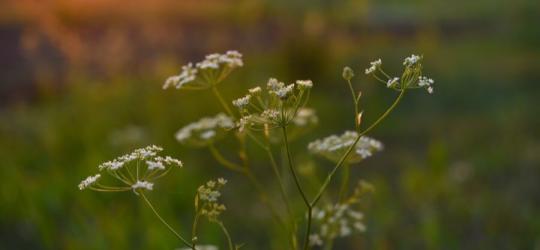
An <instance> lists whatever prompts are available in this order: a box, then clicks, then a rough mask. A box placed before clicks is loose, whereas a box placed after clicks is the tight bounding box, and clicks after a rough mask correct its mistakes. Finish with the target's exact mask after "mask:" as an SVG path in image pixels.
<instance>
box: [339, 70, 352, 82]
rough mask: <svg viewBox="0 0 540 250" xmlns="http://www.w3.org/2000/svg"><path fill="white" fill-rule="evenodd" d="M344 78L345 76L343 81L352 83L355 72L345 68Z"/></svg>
mask: <svg viewBox="0 0 540 250" xmlns="http://www.w3.org/2000/svg"><path fill="white" fill-rule="evenodd" d="M342 76H343V79H345V80H347V81H350V80H351V79H352V78H353V77H354V71H353V70H352V69H351V68H349V67H345V68H343V74H342Z"/></svg>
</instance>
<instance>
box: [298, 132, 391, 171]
mask: <svg viewBox="0 0 540 250" xmlns="http://www.w3.org/2000/svg"><path fill="white" fill-rule="evenodd" d="M357 137H358V133H357V132H355V131H346V132H345V133H343V134H342V135H340V136H337V135H332V136H329V137H326V138H324V139H322V140H316V141H314V142H311V143H310V144H309V145H308V149H309V151H311V152H312V153H314V154H319V155H322V156H324V157H326V158H327V159H329V160H331V161H335V162H336V161H339V160H340V159H341V156H342V155H343V154H344V153H345V152H346V151H347V149H348V148H349V147H350V146H351V145H352V144H353V143H354V141H355V139H356V138H357ZM382 149H383V146H382V143H381V142H379V141H377V140H375V139H372V138H369V137H367V136H362V137H361V138H360V139H359V140H358V142H357V143H356V146H355V150H354V151H353V152H351V154H350V155H349V157H348V158H347V162H348V163H357V162H360V161H362V160H363V159H365V158H367V157H369V156H371V155H372V154H373V153H374V152H377V151H381V150H382Z"/></svg>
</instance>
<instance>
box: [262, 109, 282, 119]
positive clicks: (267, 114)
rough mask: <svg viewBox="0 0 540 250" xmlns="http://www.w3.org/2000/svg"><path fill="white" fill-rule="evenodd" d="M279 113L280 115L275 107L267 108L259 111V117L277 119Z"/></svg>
mask: <svg viewBox="0 0 540 250" xmlns="http://www.w3.org/2000/svg"><path fill="white" fill-rule="evenodd" d="M279 115H280V113H279V111H277V110H275V109H267V110H265V111H263V112H262V113H261V117H262V118H263V119H267V120H271V121H273V120H276V119H278V118H279Z"/></svg>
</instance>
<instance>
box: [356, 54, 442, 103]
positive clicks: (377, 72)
mask: <svg viewBox="0 0 540 250" xmlns="http://www.w3.org/2000/svg"><path fill="white" fill-rule="evenodd" d="M423 59H424V58H423V56H419V55H414V54H413V55H411V56H409V57H407V58H405V59H404V60H403V66H404V67H405V68H404V69H403V73H402V74H401V77H391V76H390V75H388V74H387V73H386V72H384V70H383V69H382V61H381V59H378V60H376V61H373V62H371V63H370V67H369V68H367V69H366V74H367V75H373V77H374V78H375V79H377V80H378V81H379V82H381V83H384V84H385V85H386V87H388V88H391V89H394V90H397V91H401V90H403V89H417V88H425V89H426V91H427V92H428V93H430V94H431V93H433V83H435V81H433V79H430V78H427V77H426V76H423V75H422V61H423Z"/></svg>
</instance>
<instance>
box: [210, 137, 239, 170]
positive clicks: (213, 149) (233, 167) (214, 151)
mask: <svg viewBox="0 0 540 250" xmlns="http://www.w3.org/2000/svg"><path fill="white" fill-rule="evenodd" d="M208 148H209V149H210V152H211V153H212V156H214V158H215V159H216V160H217V161H218V162H219V163H220V164H221V165H223V166H224V167H226V168H228V169H230V170H232V171H236V172H241V173H243V172H244V169H243V168H242V166H240V165H238V164H236V163H234V162H231V161H229V160H227V159H225V157H224V156H223V155H222V154H221V153H220V152H219V150H218V149H217V148H216V147H215V146H214V145H212V144H211V145H210V146H209V147H208Z"/></svg>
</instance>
